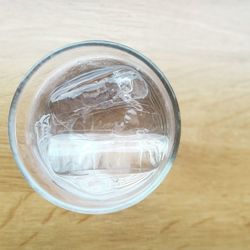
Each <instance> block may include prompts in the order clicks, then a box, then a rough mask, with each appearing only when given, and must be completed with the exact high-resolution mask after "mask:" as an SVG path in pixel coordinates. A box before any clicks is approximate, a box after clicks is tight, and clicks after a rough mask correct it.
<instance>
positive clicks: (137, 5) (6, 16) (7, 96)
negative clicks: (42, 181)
mask: <svg viewBox="0 0 250 250" xmlns="http://www.w3.org/2000/svg"><path fill="white" fill-rule="evenodd" d="M0 6H1V7H0V34H1V35H0V90H1V91H0V215H1V216H0V249H1V250H5V249H46V250H50V249H91V250H96V249H118V250H119V249H136V250H142V249H145V250H150V249H159V250H161V249H162V250H163V249H164V250H166V249H170V250H175V249H176V250H177V249H178V250H182V249H185V250H187V249H190V250H193V249H197V250H203V249H207V250H211V249H220V250H223V249H226V250H231V249H237V250H239V249H240V250H241V249H250V107H249V105H250V28H249V27H250V15H249V13H250V2H249V1H240V2H238V1H236V0H235V1H233V0H232V1H231V0H230V1H226V0H224V1H198V0H197V1H194V0H191V1H180V0H178V1H161V0H159V1H158V0H154V1H153V0H147V1H132V0H131V1H130V0H123V1H116V0H113V1H59V0H56V1H30V0H28V1H7V0H0ZM88 39H105V40H111V41H115V42H120V43H124V44H126V45H128V46H130V47H133V48H135V49H137V50H139V51H141V52H142V53H143V54H145V55H146V56H148V57H149V58H151V59H152V60H153V61H154V62H155V63H156V64H157V65H158V66H159V67H160V68H161V70H162V71H163V72H164V73H165V74H166V75H167V77H168V79H169V80H170V82H171V84H172V86H173V89H174V91H175V93H176V95H177V98H178V101H179V105H180V110H181V118H182V137H181V144H180V148H179V153H178V157H177V159H176V161H175V164H174V167H173V169H172V170H171V172H170V174H169V176H168V177H167V179H166V180H165V181H164V182H163V183H162V185H161V186H160V187H159V188H158V189H157V190H156V191H155V192H154V193H153V194H151V195H150V196H149V197H148V198H147V199H145V200H144V201H143V202H141V203H140V204H138V205H136V206H134V207H132V208H129V209H127V210H124V211H122V212H119V213H115V214H110V215H100V216H90V215H81V214H76V213H73V212H69V211H66V210H63V209H61V208H57V207H55V206H53V205H52V204H50V203H49V202H47V201H46V200H44V199H42V198H41V197H40V196H39V195H38V194H36V193H35V192H34V191H33V190H32V189H31V188H30V187H29V186H28V184H27V183H26V181H25V180H24V178H23V176H22V175H21V174H20V171H19V170H18V168H17V166H16V164H15V162H14V160H13V158H12V155H11V152H10V148H9V144H8V138H7V116H8V110H9V106H10V102H11V99H12V96H13V94H14V92H15V89H16V87H17V86H18V84H19V82H20V79H21V77H22V76H23V75H24V74H25V72H26V71H27V70H28V69H29V68H30V67H31V66H32V65H33V64H34V63H35V62H36V61H37V60H38V59H40V58H41V57H42V56H44V55H45V54H46V53H48V52H49V51H51V50H53V49H55V48H58V47H61V46H63V45H65V44H67V43H71V42H76V41H81V40H88Z"/></svg>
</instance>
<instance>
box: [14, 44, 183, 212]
mask: <svg viewBox="0 0 250 250" xmlns="http://www.w3.org/2000/svg"><path fill="white" fill-rule="evenodd" d="M9 140H10V145H11V149H12V152H13V156H14V158H15V160H16V162H17V165H18V167H19V168H20V170H21V172H22V173H23V175H24V177H25V178H26V180H27V181H28V183H29V184H30V186H31V187H32V188H33V189H34V190H35V191H36V192H37V193H39V194H40V195H41V196H42V197H44V198H45V199H47V200H48V201H50V202H52V203H53V204H55V205H57V206H59V207H62V208H65V209H68V210H71V211H75V212H80V213H88V214H101V213H111V212H115V211H119V210H122V209H125V208H127V207H130V206H132V205H134V204H136V203H138V202H139V201H141V200H143V199H144V198H145V197H147V196H148V195H149V194H150V193H151V192H152V191H153V190H154V189H155V188H156V187H158V186H159V185H160V183H161V182H162V181H163V179H164V178H165V176H166V175H167V173H168V172H169V170H170V168H171V166H172V164H173V160H174V159H175V156H176V153H177V149H178V145H179V140H180V115H179V108H178V103H177V100H176V98H175V94H174V92H173V90H172V88H171V86H170V84H169V82H168V80H167V79H166V77H165V76H164V75H163V73H162V72H161V71H160V70H159V69H158V68H157V66H156V65H154V64H153V63H152V62H151V61H150V60H149V59H148V58H146V57H145V56H143V55H142V54H140V53H139V52H137V51H135V50H133V49H131V48H129V47H127V46H124V45H121V44H117V43H113V42H108V41H86V42H80V43H75V44H71V45H68V46H65V47H63V48H61V49H58V50H56V51H53V52H52V53H50V54H49V55H47V56H46V57H44V58H43V59H41V60H40V61H39V62H38V63H37V64H35V65H34V66H33V67H32V68H31V69H30V71H29V72H28V73H27V74H26V76H25V77H24V78H23V80H22V81H21V83H20V85H19V87H18V88H17V90H16V93H15V95H14V97H13V100H12V104H11V107H10V113H9Z"/></svg>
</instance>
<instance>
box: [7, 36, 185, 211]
mask: <svg viewBox="0 0 250 250" xmlns="http://www.w3.org/2000/svg"><path fill="white" fill-rule="evenodd" d="M88 46H103V47H109V48H113V49H117V50H121V51H123V52H126V53H128V54H130V55H132V56H134V57H136V58H137V59H139V60H141V61H142V62H143V63H145V64H146V65H147V66H148V67H149V68H150V69H151V70H153V72H154V73H155V74H156V75H157V76H158V77H159V79H160V80H161V82H162V84H163V86H164V87H165V89H166V90H167V93H168V95H169V98H170V100H171V103H172V105H173V113H174V120H175V134H174V143H173V149H172V152H171V155H170V157H169V159H168V161H167V163H166V165H165V166H164V167H163V169H162V171H161V172H160V174H159V175H158V176H157V178H155V180H154V181H153V182H152V183H150V184H149V185H148V187H146V188H145V190H143V192H142V193H140V194H139V195H137V196H135V197H133V198H131V199H128V201H126V202H125V203H124V204H118V205H115V206H112V207H108V208H84V207H81V206H76V205H72V204H69V203H67V202H64V201H62V200H60V199H58V198H56V197H54V196H53V195H52V194H50V193H49V192H48V191H46V190H45V189H44V188H43V187H41V186H40V185H39V184H38V183H37V182H36V180H35V178H33V177H32V175H31V174H30V173H29V171H28V170H27V169H26V167H25V165H24V163H23V161H22V159H21V157H20V155H19V151H18V146H17V142H16V122H15V119H16V108H17V105H18V101H19V97H20V95H21V93H22V90H23V89H24V87H25V85H26V84H27V82H28V81H29V79H30V78H31V77H32V76H33V74H34V73H35V72H36V71H38V70H39V68H40V67H42V65H43V64H45V63H46V62H47V61H49V60H51V59H52V58H53V57H55V56H56V55H58V54H61V53H63V52H65V51H68V50H71V49H75V48H79V47H88ZM180 135H181V119H180V110H179V105H178V102H177V99H176V96H175V93H174V91H173V89H172V87H171V85H170V83H169V81H168V80H167V78H166V77H165V75H164V74H163V73H162V72H161V70H160V69H159V68H158V67H157V66H156V65H155V64H154V63H153V62H152V61H151V60H150V59H149V58H147V57H145V56H144V55H143V54H141V53H140V52H138V51H136V50H134V49H132V48H130V47H128V46H126V45H123V44H120V43H116V42H111V41H106V40H87V41H81V42H77V43H71V44H67V45H65V46H64V47H61V48H59V49H56V50H53V51H51V52H50V53H48V54H47V55H45V56H44V57H43V58H42V59H40V60H39V61H38V62H37V63H35V64H34V65H33V66H32V67H31V68H30V70H29V71H28V72H27V73H26V74H25V75H24V77H23V78H22V80H21V82H20V84H19V86H18V87H17V89H16V91H15V94H14V96H13V98H12V102H11V105H10V110H9V116H8V136H9V144H10V148H11V151H12V155H13V158H14V160H15V161H16V164H17V166H18V168H19V169H20V171H21V173H22V175H23V176H24V178H25V179H26V181H27V182H28V184H29V185H30V186H31V188H32V189H33V190H34V191H36V192H37V193H38V194H39V195H40V196H42V197H43V198H44V199H46V200H47V201H49V202H51V203H52V204H54V205H56V206H59V207H61V208H64V209H66V210H70V211H73V212H78V213H83V214H106V213H113V212H118V211H120V210H123V209H125V208H128V207H131V206H133V205H135V204H137V203H139V202H140V201H142V200H143V199H145V198H146V197H147V196H148V195H149V194H151V193H152V192H153V191H154V190H155V189H156V188H157V187H158V186H159V185H160V184H161V183H162V181H163V180H164V179H165V177H166V176H167V174H168V172H169V171H170V169H171V167H172V165H173V162H174V160H175V158H176V154H177V151H178V147H179V144H180Z"/></svg>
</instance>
